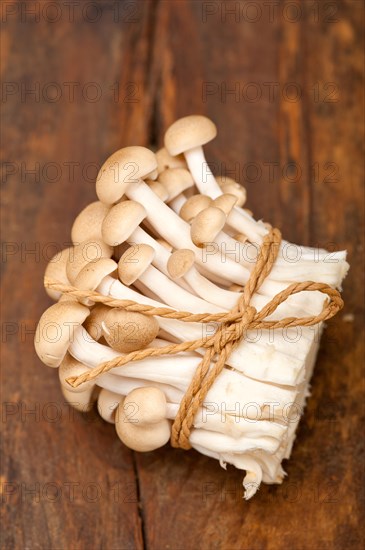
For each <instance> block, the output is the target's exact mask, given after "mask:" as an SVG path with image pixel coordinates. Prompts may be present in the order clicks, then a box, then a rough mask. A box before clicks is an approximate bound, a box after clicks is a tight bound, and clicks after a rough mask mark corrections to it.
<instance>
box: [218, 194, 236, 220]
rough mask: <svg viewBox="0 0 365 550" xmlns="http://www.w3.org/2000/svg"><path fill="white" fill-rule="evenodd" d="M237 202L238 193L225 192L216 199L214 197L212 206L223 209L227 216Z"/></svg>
mask: <svg viewBox="0 0 365 550" xmlns="http://www.w3.org/2000/svg"><path fill="white" fill-rule="evenodd" d="M236 203H237V197H236V195H231V194H230V193H223V195H220V196H219V197H217V198H216V199H214V201H213V203H212V206H216V207H217V208H220V209H221V210H223V212H224V213H225V215H226V216H228V215H229V214H230V213H231V211H232V208H233V207H234V205H235V204H236Z"/></svg>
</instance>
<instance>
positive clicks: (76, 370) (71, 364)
mask: <svg viewBox="0 0 365 550" xmlns="http://www.w3.org/2000/svg"><path fill="white" fill-rule="evenodd" d="M88 371H89V369H88V368H87V367H86V366H85V365H83V364H82V363H80V361H77V359H74V357H72V355H70V354H69V353H66V355H65V357H64V358H63V359H62V363H61V364H60V367H59V369H58V376H59V379H60V382H61V386H63V387H64V388H65V389H66V390H67V391H68V392H70V393H82V392H84V391H86V390H93V388H94V387H95V382H94V381H93V380H89V381H88V382H84V383H83V384H81V385H80V386H78V387H77V388H74V387H73V386H71V385H70V384H69V383H68V382H66V380H67V378H70V377H71V376H80V375H81V374H84V373H85V372H88Z"/></svg>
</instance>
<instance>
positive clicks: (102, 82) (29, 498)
mask: <svg viewBox="0 0 365 550" xmlns="http://www.w3.org/2000/svg"><path fill="white" fill-rule="evenodd" d="M25 4H26V6H27V10H28V11H26V12H25V11H24V10H25V7H24V5H25ZM71 4H72V3H71ZM95 4H96V3H89V2H81V3H80V4H75V5H74V13H73V14H72V11H70V9H71V8H67V6H65V5H64V3H62V2H60V3H59V4H58V6H59V10H56V8H55V4H54V3H51V4H50V3H48V2H36V3H33V2H26V3H20V2H19V3H17V2H7V1H4V2H2V20H3V33H2V37H1V46H2V48H1V49H2V63H1V72H2V79H3V98H2V107H3V123H2V138H3V158H2V160H3V172H2V205H3V209H2V226H3V239H4V249H3V260H2V270H3V288H2V366H3V373H4V374H3V386H2V388H3V394H2V398H3V413H2V429H3V458H2V478H1V481H2V485H1V487H2V499H3V506H2V510H3V512H2V513H3V515H4V517H3V519H4V522H3V529H2V543H1V548H4V549H23V548H27V549H38V548H42V549H43V548H47V549H48V548H52V549H65V550H66V549H83V548H87V549H98V548H100V549H105V550H115V549H125V548H128V549H132V548H133V549H140V548H144V547H145V548H148V549H151V550H160V549H173V550H175V549H195V548H199V549H204V550H205V549H211V548H219V549H229V550H231V549H232V550H233V549H234V550H238V549H249V550H253V549H266V548H267V549H278V548H279V549H286V548H294V549H298V550H299V549H314V548H315V549H317V548H321V549H322V548H323V549H339V550H340V549H341V550H343V549H349V548H351V549H358V548H361V547H362V540H363V539H362V535H361V523H360V522H361V517H362V515H361V512H362V510H363V491H362V473H363V467H362V466H363V437H362V428H363V423H362V421H363V418H362V413H363V409H364V407H363V399H364V396H363V371H362V358H363V341H364V335H363V333H362V332H361V321H362V313H363V284H364V283H363V278H362V277H363V273H362V262H361V261H360V258H361V255H362V252H363V241H362V234H363V220H364V218H363V200H362V199H363V188H362V185H363V175H362V138H363V122H362V121H363V96H362V69H363V55H362V51H363V50H362V47H363V7H362V2H361V1H360V0H345V1H341V2H327V3H326V2H316V1H304V2H301V3H300V4H299V3H293V2H291V3H289V4H291V6H290V5H289V6H288V4H286V3H285V2H279V3H276V2H275V3H274V4H275V5H276V4H277V6H276V7H273V6H271V8H270V6H268V4H267V3H265V2H260V1H259V2H254V3H253V2H226V3H225V4H224V2H223V3H222V2H214V1H213V2H202V1H192V2H189V1H186V2H185V1H179V0H169V1H159V2H153V3H152V2H142V1H141V2H133V1H132V2H112V1H104V2H98V3H97V6H96V7H95ZM32 7H33V8H34V9H35V10H36V14H37V12H38V15H39V18H38V19H39V20H37V19H36V18H35V17H34V16H32V15H31V14H30V12H29V10H30V9H31V8H32ZM227 8H230V9H233V10H234V13H233V14H229V13H227V12H226V11H225V10H227ZM118 9H119V13H118V11H117V10H118ZM273 9H274V10H275V11H274V12H272V11H271V10H273ZM60 10H61V11H60ZM269 10H270V11H269ZM298 10H299V11H298ZM260 11H261V13H260ZM72 83H73V84H72ZM290 83H292V84H290ZM235 86H236V90H238V92H239V97H235V96H234V95H232V94H229V93H226V92H227V91H229V90H232V89H234V87H235ZM32 89H33V90H35V92H34V93H33V94H32V93H30V90H32ZM72 89H73V93H74V95H73V96H72V94H71V90H72ZM204 91H208V92H209V94H208V95H207V94H205V93H204ZM270 91H271V94H272V93H273V91H274V92H275V94H274V96H273V95H269V92H270ZM260 93H261V97H257V100H256V101H253V98H254V97H255V95H256V94H258V95H260ZM299 96H300V97H299ZM295 98H296V100H295ZM189 113H205V114H207V115H208V116H210V117H212V118H213V119H214V120H215V122H216V123H217V125H218V128H219V136H218V138H217V139H216V140H215V141H214V142H213V143H211V144H210V145H209V146H208V147H207V155H208V158H209V159H210V161H212V163H214V164H213V166H214V170H215V172H216V173H220V172H224V171H226V170H232V169H234V168H236V169H237V170H239V175H237V177H238V178H239V180H240V181H241V183H242V184H244V185H245V186H246V187H247V190H248V197H249V199H248V207H249V208H251V209H252V210H253V211H254V212H255V215H256V216H257V217H259V218H261V217H262V218H264V219H265V220H268V221H270V222H271V223H272V224H275V225H277V226H278V227H280V228H281V229H282V231H283V233H284V236H285V237H286V238H287V239H288V240H290V241H292V242H298V243H304V244H308V245H313V246H318V245H320V246H327V247H329V248H331V249H344V248H347V250H348V252H349V260H350V262H351V271H350V274H349V276H348V278H347V280H346V281H345V285H344V293H343V294H344V298H345V300H346V308H345V310H344V311H343V312H341V314H339V315H338V316H337V317H336V318H335V319H334V320H332V321H330V322H329V323H328V329H327V330H326V332H325V334H324V337H323V341H322V346H321V351H320V354H319V359H318V363H317V367H316V370H315V374H314V378H313V395H312V397H311V399H310V400H309V404H308V408H307V410H306V414H305V416H304V418H303V420H302V422H301V425H300V429H299V433H298V438H297V441H296V444H295V447H294V451H293V455H292V459H291V461H290V462H289V463H287V464H286V470H287V472H288V477H287V479H286V481H285V483H284V484H283V485H282V486H265V485H264V486H262V488H261V489H260V491H259V493H258V494H257V496H256V497H255V498H254V499H253V500H251V501H249V502H245V501H243V500H242V498H241V496H242V491H241V480H242V473H241V472H239V471H236V470H234V469H233V468H229V469H228V471H227V472H225V471H223V470H222V469H221V468H220V467H219V465H218V463H217V462H216V461H214V460H210V459H208V458H206V457H203V456H200V455H198V453H196V452H189V453H186V452H184V451H179V450H173V449H170V448H168V447H166V448H164V449H161V450H159V451H157V452H153V453H147V454H135V453H132V452H130V451H129V450H128V449H126V448H124V447H123V446H122V444H121V443H120V442H119V440H118V438H117V437H116V435H115V433H114V428H113V426H111V425H107V424H106V423H104V422H103V421H102V420H100V419H99V418H98V417H97V415H96V413H91V414H89V415H86V416H82V415H80V414H78V413H72V412H71V411H70V409H69V408H68V406H67V405H66V404H65V403H64V402H63V399H62V396H61V392H60V389H59V384H58V379H57V374H56V372H55V371H53V370H52V369H47V368H45V367H44V366H42V365H41V363H40V361H39V360H38V358H37V357H36V355H35V353H34V350H33V332H34V327H35V325H36V323H37V320H38V318H39V316H40V315H41V313H42V312H43V310H44V309H45V308H46V307H47V306H48V305H50V300H49V299H48V297H47V296H46V294H45V292H44V291H43V288H42V277H43V271H44V268H45V265H46V263H47V258H50V257H51V256H52V254H53V253H55V251H57V250H59V249H60V248H63V247H65V246H67V243H68V242H69V240H70V228H71V224H72V221H73V219H74V217H75V216H76V214H77V213H78V212H79V211H80V210H81V209H82V208H83V207H84V206H85V205H86V204H88V203H89V202H91V201H93V200H95V192H94V182H93V180H94V178H95V173H96V172H95V170H96V168H95V166H96V165H100V163H101V162H102V161H103V160H104V159H105V158H106V157H107V156H108V155H109V154H110V153H112V152H113V151H114V150H116V149H117V148H119V147H122V146H126V145H128V144H141V145H142V144H146V145H151V146H159V145H161V143H162V139H163V134H164V130H165V129H166V127H167V126H168V125H169V124H170V123H171V122H172V121H173V120H174V119H175V118H177V117H179V116H181V115H185V114H189ZM235 163H238V165H237V166H236V165H235ZM274 163H276V164H274ZM72 166H73V168H74V174H73V175H72V174H71V175H70V173H71V172H72V170H71V169H72ZM270 167H271V169H273V168H275V174H274V177H271V172H270ZM30 170H35V172H33V173H30V172H29V171H30ZM260 171H261V172H260Z"/></svg>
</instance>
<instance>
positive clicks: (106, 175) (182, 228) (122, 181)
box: [96, 147, 249, 284]
mask: <svg viewBox="0 0 365 550" xmlns="http://www.w3.org/2000/svg"><path fill="white" fill-rule="evenodd" d="M141 150H142V151H141ZM151 155H152V157H153V156H154V155H153V153H152V152H151V151H149V150H148V149H145V148H144V147H127V148H126V149H121V150H120V151H117V153H115V154H114V155H112V157H110V159H108V160H107V161H106V162H105V163H104V165H103V168H102V169H101V171H100V172H99V176H98V180H97V184H96V190H97V193H98V197H99V199H100V200H101V201H102V202H106V203H109V204H110V202H111V200H113V201H114V202H115V201H117V200H120V199H121V198H122V196H123V194H124V193H125V194H126V196H127V197H128V198H129V199H130V200H132V201H136V202H139V203H141V204H143V206H144V208H145V210H146V212H147V219H148V221H149V223H151V225H152V226H153V227H154V229H156V231H158V233H159V235H160V236H161V237H163V238H164V239H165V240H167V241H168V242H169V243H170V244H172V245H174V246H175V248H180V247H181V246H184V247H185V248H192V249H193V250H194V245H193V243H192V241H191V238H190V227H189V225H188V224H187V223H186V222H184V221H183V220H182V219H181V218H180V217H179V216H178V215H177V214H176V213H175V212H173V211H172V210H171V208H169V207H168V206H167V205H166V204H165V203H164V202H162V201H161V200H160V199H159V198H158V197H157V195H156V194H155V193H154V192H153V191H152V190H151V189H150V188H149V187H148V185H147V184H146V183H144V181H142V180H141V179H140V178H139V177H137V178H135V179H133V180H131V179H130V178H128V177H127V176H125V175H124V178H123V177H122V176H123V174H125V172H126V170H127V169H129V170H130V166H131V165H134V164H136V162H137V159H138V164H137V165H138V171H137V173H138V174H144V173H145V172H147V171H148V170H151V168H152V167H153V163H152V159H151ZM116 159H119V160H118V161H117V160H116ZM133 159H136V160H135V161H133ZM115 164H118V168H117V172H118V174H119V179H117V181H115V178H113V177H112V175H113V174H114V173H115V170H116V167H115ZM108 166H109V168H108ZM112 168H113V170H112ZM140 177H142V176H140ZM161 220H163V221H164V223H163V224H161ZM196 250H197V251H198V250H199V249H198V248H197V249H196ZM197 261H198V262H199V263H201V264H202V265H203V267H205V268H207V269H209V270H211V271H213V272H214V273H217V274H218V275H220V276H222V277H226V278H227V280H229V281H230V282H235V283H238V284H240V283H242V281H245V280H247V279H248V276H249V272H248V270H247V269H246V268H245V267H244V266H242V265H240V264H237V263H236V262H234V261H232V260H230V259H229V258H227V261H226V262H224V263H222V262H221V261H220V258H219V257H217V255H205V256H202V257H201V258H199V257H197Z"/></svg>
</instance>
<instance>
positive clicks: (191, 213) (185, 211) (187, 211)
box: [179, 195, 213, 223]
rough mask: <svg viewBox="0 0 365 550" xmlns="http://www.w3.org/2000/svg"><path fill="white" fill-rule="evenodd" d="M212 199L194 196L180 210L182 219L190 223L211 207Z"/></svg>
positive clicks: (205, 196) (204, 196)
mask: <svg viewBox="0 0 365 550" xmlns="http://www.w3.org/2000/svg"><path fill="white" fill-rule="evenodd" d="M212 202H213V201H212V199H211V198H210V197H208V196H207V195H193V196H192V197H190V198H188V200H187V201H186V202H185V203H184V204H183V205H182V207H181V210H180V214H179V215H180V217H181V218H182V219H183V220H185V221H186V222H188V223H191V221H192V220H193V219H194V218H195V217H196V216H197V215H198V214H199V212H201V211H202V210H205V208H208V206H211V204H212Z"/></svg>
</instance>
